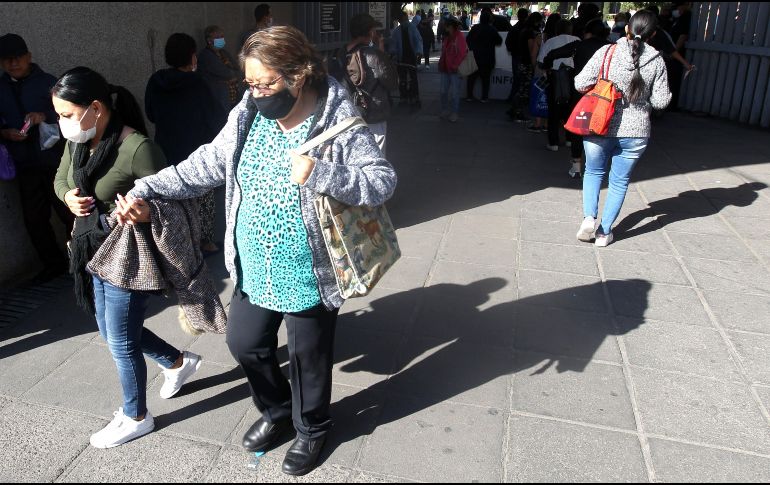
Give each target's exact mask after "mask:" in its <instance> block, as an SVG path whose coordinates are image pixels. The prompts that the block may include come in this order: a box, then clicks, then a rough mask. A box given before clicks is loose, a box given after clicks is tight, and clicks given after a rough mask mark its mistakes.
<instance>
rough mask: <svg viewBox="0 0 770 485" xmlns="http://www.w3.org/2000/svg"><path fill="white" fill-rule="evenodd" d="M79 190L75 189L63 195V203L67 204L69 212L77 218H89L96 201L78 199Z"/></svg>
mask: <svg viewBox="0 0 770 485" xmlns="http://www.w3.org/2000/svg"><path fill="white" fill-rule="evenodd" d="M78 194H80V189H78V188H75V189H72V190H70V191H69V192H67V193H66V194H64V203H65V204H67V207H68V208H69V210H70V212H72V213H73V214H75V215H76V216H77V217H85V216H90V215H91V211H92V210H94V207H96V201H95V200H94V198H93V197H78Z"/></svg>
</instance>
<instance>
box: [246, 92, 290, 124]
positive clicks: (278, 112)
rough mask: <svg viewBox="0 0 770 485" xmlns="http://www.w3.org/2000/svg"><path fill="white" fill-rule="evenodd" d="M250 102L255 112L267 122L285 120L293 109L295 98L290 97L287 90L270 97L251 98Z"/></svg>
mask: <svg viewBox="0 0 770 485" xmlns="http://www.w3.org/2000/svg"><path fill="white" fill-rule="evenodd" d="M251 102H252V103H254V106H256V107H257V111H259V113H260V114H261V115H262V116H263V117H265V118H267V119H268V120H280V119H283V118H286V116H287V115H288V114H289V112H291V109H292V108H294V104H295V103H296V102H297V98H295V97H294V96H292V95H291V93H290V92H289V90H288V89H284V90H283V91H281V92H279V93H275V94H273V95H272V96H264V97H261V98H255V97H254V96H252V97H251Z"/></svg>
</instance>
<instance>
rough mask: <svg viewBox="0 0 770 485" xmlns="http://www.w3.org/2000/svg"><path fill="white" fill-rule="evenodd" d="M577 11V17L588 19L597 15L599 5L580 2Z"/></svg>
mask: <svg viewBox="0 0 770 485" xmlns="http://www.w3.org/2000/svg"><path fill="white" fill-rule="evenodd" d="M577 11H578V17H579V18H582V19H584V20H585V19H588V20H590V19H592V18H594V17H596V16H598V15H599V7H598V6H597V5H596V4H594V3H586V2H581V3H580V6H579V7H578V10H577Z"/></svg>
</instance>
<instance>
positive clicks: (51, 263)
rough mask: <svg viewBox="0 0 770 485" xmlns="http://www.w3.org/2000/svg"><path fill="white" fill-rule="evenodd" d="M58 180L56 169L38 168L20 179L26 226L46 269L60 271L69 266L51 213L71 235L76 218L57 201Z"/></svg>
mask: <svg viewBox="0 0 770 485" xmlns="http://www.w3.org/2000/svg"><path fill="white" fill-rule="evenodd" d="M55 176H56V169H55V168H46V167H34V168H24V169H21V170H19V171H18V173H17V177H16V178H17V180H18V182H19V195H20V196H21V207H22V213H23V215H24V225H25V226H26V228H27V233H28V234H29V238H30V239H31V240H32V245H33V246H34V248H35V250H36V251H37V254H38V256H39V257H40V261H41V262H42V263H43V265H44V266H45V268H46V269H51V270H60V269H66V268H67V267H68V264H67V258H66V256H65V255H64V252H63V251H62V250H61V248H60V247H59V245H58V244H57V242H56V235H55V234H54V231H53V227H51V209H53V210H54V212H55V213H56V215H57V216H58V217H59V219H61V221H62V223H64V225H65V227H66V228H67V231H68V232H67V234H68V235H69V233H70V232H72V224H73V222H74V220H75V216H74V215H73V214H72V213H71V212H70V211H69V209H67V206H65V205H64V203H63V202H62V201H60V200H59V199H58V198H57V197H56V193H55V192H54V190H53V180H54V177H55Z"/></svg>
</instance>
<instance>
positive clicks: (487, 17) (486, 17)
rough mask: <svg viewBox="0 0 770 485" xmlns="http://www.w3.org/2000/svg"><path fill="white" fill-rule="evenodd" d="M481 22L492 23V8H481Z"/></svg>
mask: <svg viewBox="0 0 770 485" xmlns="http://www.w3.org/2000/svg"><path fill="white" fill-rule="evenodd" d="M479 23H481V24H489V23H492V9H491V8H489V7H484V8H482V9H481V18H480V19H479Z"/></svg>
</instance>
